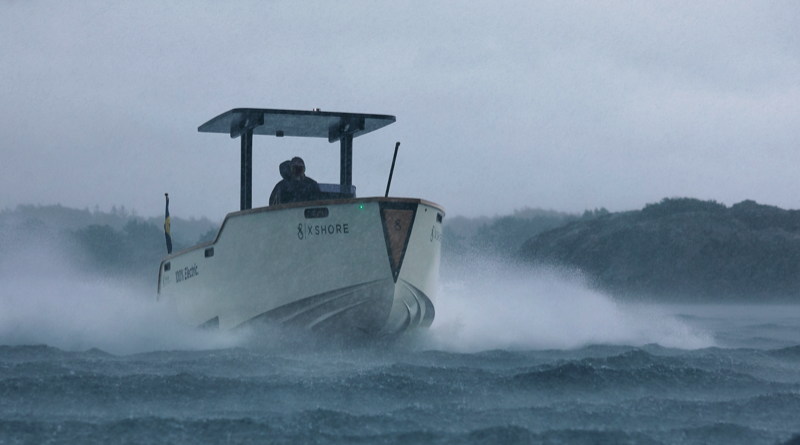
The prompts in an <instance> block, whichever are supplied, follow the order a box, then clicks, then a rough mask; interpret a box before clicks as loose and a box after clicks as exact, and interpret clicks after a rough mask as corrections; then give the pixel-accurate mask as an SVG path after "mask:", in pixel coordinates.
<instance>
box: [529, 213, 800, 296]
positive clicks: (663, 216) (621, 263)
mask: <svg viewBox="0 0 800 445" xmlns="http://www.w3.org/2000/svg"><path fill="white" fill-rule="evenodd" d="M520 254H521V255H522V257H523V258H524V259H525V260H528V261H532V262H535V263H545V264H556V265H561V266H567V267H572V268H577V269H579V270H581V271H583V272H584V273H585V274H586V275H587V276H588V277H589V278H590V279H591V280H592V281H593V282H594V284H595V285H597V286H598V287H599V288H601V289H603V290H606V291H608V292H611V293H613V294H616V295H625V296H631V297H645V298H648V297H649V298H660V299H664V298H669V299H676V300H706V299H715V300H722V299H725V300H750V301H753V300H755V301H761V300H787V299H788V300H798V299H800V211H797V210H783V209H780V208H778V207H772V206H766V205H760V204H757V203H756V202H754V201H743V202H741V203H739V204H736V205H733V206H731V207H726V206H725V205H723V204H719V203H717V202H714V201H700V200H696V199H690V198H677V199H664V200H662V201H661V202H660V203H658V204H650V205H647V206H646V207H645V208H644V209H642V210H641V211H631V212H623V213H610V214H607V215H602V216H599V217H597V218H593V219H588V220H586V219H583V220H579V221H576V222H572V223H569V224H566V225H564V226H562V227H559V228H556V229H553V230H550V231H547V232H543V233H541V234H539V235H537V236H536V237H534V238H532V239H530V240H529V241H528V242H526V243H525V244H524V245H523V247H522V248H521V250H520Z"/></svg>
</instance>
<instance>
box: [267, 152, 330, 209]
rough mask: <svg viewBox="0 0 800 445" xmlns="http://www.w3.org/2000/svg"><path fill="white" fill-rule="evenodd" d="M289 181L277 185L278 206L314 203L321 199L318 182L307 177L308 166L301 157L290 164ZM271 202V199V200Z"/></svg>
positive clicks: (293, 159) (295, 158)
mask: <svg viewBox="0 0 800 445" xmlns="http://www.w3.org/2000/svg"><path fill="white" fill-rule="evenodd" d="M290 168H291V171H290V176H289V179H288V180H287V181H286V182H285V183H284V184H283V185H281V182H283V181H281V182H279V183H278V184H276V185H275V188H276V189H277V192H275V191H273V192H275V193H276V199H275V201H276V204H287V203H290V202H304V201H314V200H317V199H319V197H320V194H321V193H320V190H319V184H317V181H315V180H313V179H311V178H309V177H308V176H306V164H305V162H303V159H302V158H300V157H294V158H292V160H291V163H290ZM270 201H271V199H270Z"/></svg>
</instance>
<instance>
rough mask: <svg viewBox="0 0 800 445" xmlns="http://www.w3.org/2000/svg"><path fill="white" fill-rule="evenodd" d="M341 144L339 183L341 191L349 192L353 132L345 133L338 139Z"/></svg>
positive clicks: (351, 174)
mask: <svg viewBox="0 0 800 445" xmlns="http://www.w3.org/2000/svg"><path fill="white" fill-rule="evenodd" d="M340 144H341V162H340V165H339V183H340V184H341V186H342V190H341V191H342V192H343V193H345V192H348V193H349V192H350V186H351V185H353V134H352V133H345V134H343V135H342V138H341V139H340Z"/></svg>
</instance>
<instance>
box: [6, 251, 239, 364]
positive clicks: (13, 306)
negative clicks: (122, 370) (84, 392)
mask: <svg viewBox="0 0 800 445" xmlns="http://www.w3.org/2000/svg"><path fill="white" fill-rule="evenodd" d="M14 244H15V243H6V244H5V246H6V247H10V249H9V251H11V252H14V255H5V256H4V257H5V258H4V259H3V260H0V283H2V285H0V344H3V345H30V344H46V345H49V346H55V347H57V348H60V349H64V350H72V351H80V350H87V349H91V348H99V349H102V350H104V351H106V352H111V353H116V354H130V353H137V352H145V351H154V350H170V349H213V348H223V347H230V346H234V345H236V344H237V343H238V342H239V341H240V336H241V335H240V334H233V333H224V332H223V333H221V332H208V331H200V330H197V329H193V328H190V327H187V326H185V325H182V324H181V323H180V322H179V321H178V320H177V317H175V315H174V312H172V311H170V310H168V308H167V307H165V305H163V304H159V303H157V302H156V298H155V289H153V290H152V291H151V292H148V291H142V290H140V289H136V288H133V287H131V286H129V285H126V284H125V282H124V281H123V280H121V279H112V278H109V277H101V276H97V275H93V274H91V273H90V272H87V271H85V270H80V269H79V268H77V267H75V266H74V253H67V252H64V249H63V245H62V244H61V243H59V242H58V240H57V239H40V240H37V241H35V242H31V243H28V244H26V245H25V246H20V245H16V246H15V245H14ZM154 281H155V280H154Z"/></svg>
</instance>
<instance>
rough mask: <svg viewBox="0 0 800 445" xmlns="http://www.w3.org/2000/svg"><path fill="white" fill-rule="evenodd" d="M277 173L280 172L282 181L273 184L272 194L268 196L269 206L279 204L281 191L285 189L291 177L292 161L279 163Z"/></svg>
mask: <svg viewBox="0 0 800 445" xmlns="http://www.w3.org/2000/svg"><path fill="white" fill-rule="evenodd" d="M278 171H280V172H281V178H283V179H281V180H280V181H278V183H277V184H275V187H274V188H273V189H272V193H270V195H269V205H271V206H274V205H275V204H280V201H279V199H280V195H281V193H282V191H283V190H285V189H286V187H287V182H289V180H290V179H291V176H292V161H283V162H281V165H280V167H278Z"/></svg>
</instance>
